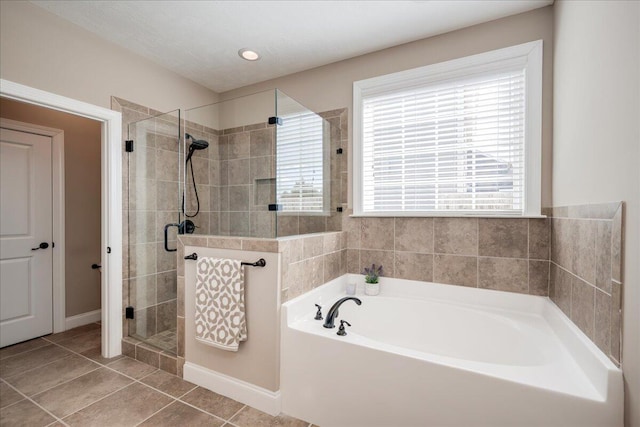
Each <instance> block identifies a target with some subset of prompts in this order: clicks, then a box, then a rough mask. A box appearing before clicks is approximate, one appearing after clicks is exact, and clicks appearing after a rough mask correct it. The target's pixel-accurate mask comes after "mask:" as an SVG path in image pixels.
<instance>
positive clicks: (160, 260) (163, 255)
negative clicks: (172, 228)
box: [153, 242, 176, 274]
mask: <svg viewBox="0 0 640 427" xmlns="http://www.w3.org/2000/svg"><path fill="white" fill-rule="evenodd" d="M156 245H157V246H156V254H157V255H156V268H155V271H153V273H155V274H158V273H161V272H166V271H173V270H175V269H176V254H175V252H167V251H166V250H165V249H164V242H162V243H160V242H158V243H156Z"/></svg>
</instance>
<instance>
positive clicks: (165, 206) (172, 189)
mask: <svg viewBox="0 0 640 427" xmlns="http://www.w3.org/2000/svg"><path fill="white" fill-rule="evenodd" d="M178 198H179V193H178V183H177V182H173V181H157V200H158V202H157V209H158V210H161V211H170V210H174V209H176V208H177V207H178V206H180V205H179V202H178Z"/></svg>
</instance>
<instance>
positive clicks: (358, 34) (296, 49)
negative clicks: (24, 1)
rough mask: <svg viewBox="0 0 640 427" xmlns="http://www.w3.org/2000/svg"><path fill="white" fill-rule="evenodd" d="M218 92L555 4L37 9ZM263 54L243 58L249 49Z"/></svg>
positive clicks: (447, 1) (469, 1)
mask: <svg viewBox="0 0 640 427" xmlns="http://www.w3.org/2000/svg"><path fill="white" fill-rule="evenodd" d="M33 3H34V4H36V5H38V6H40V7H42V8H44V9H46V10H48V11H50V12H52V13H55V14H56V15H58V16H60V17H62V18H64V19H67V20H69V21H71V22H73V23H75V24H77V25H79V26H81V27H83V28H85V29H86V30H88V31H91V32H93V33H95V34H97V35H98V36H100V37H102V38H104V39H107V40H109V41H111V42H113V43H116V44H118V45H120V46H122V47H124V48H126V49H129V50H131V51H133V52H135V53H137V54H139V55H142V56H144V57H146V58H148V59H150V60H152V61H154V62H156V63H158V64H160V65H162V66H164V67H166V68H168V69H170V70H173V71H174V72H176V73H178V74H180V75H182V76H185V77H187V78H189V79H191V80H193V81H195V82H197V83H200V84H202V85H203V86H206V87H208V88H210V89H212V90H214V91H216V92H224V91H227V90H231V89H235V88H238V87H242V86H246V85H249V84H252V83H257V82H260V81H264V80H269V79H272V78H275V77H280V76H284V75H287V74H291V73H295V72H298V71H303V70H307V69H310V68H314V67H318V66H321V65H325V64H329V63H332V62H336V61H340V60H343V59H347V58H352V57H355V56H359V55H362V54H365V53H369V52H374V51H377V50H380V49H384V48H388V47H391V46H396V45H399V44H403V43H407V42H410V41H414V40H419V39H423V38H426V37H430V36H434V35H436V34H442V33H445V32H448V31H452V30H456V29H459V28H463V27H467V26H470V25H475V24H479V23H482V22H487V21H491V20H494V19H498V18H502V17H505V16H509V15H514V14H517V13H522V12H526V11H528V10H532V9H535V8H539V7H544V6H547V5H549V4H552V3H553V0H490V1H488V0H482V1H481V0H443V1H440V0H424V1H346V0H344V1H311V0H305V1H76V0H71V1H51V0H46V1H33ZM245 47H248V48H251V49H254V50H256V51H258V52H259V53H260V54H261V55H262V59H260V60H259V61H257V62H247V61H244V60H242V59H240V57H239V56H238V54H237V52H238V50H239V49H241V48H245Z"/></svg>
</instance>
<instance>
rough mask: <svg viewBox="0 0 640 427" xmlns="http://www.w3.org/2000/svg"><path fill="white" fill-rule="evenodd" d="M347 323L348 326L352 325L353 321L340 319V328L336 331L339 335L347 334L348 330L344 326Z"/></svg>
mask: <svg viewBox="0 0 640 427" xmlns="http://www.w3.org/2000/svg"><path fill="white" fill-rule="evenodd" d="M345 323H346V324H347V326H351V323H349V322H347V321H346V320H341V321H340V327H339V328H338V332H336V333H337V334H338V335H340V336H341V337H343V336H345V335H347V331H346V330H345V328H344V325H345Z"/></svg>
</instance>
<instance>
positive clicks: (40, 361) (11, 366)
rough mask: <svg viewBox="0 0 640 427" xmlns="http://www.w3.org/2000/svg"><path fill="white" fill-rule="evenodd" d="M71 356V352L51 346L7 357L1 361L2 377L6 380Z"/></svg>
mask: <svg viewBox="0 0 640 427" xmlns="http://www.w3.org/2000/svg"><path fill="white" fill-rule="evenodd" d="M69 355H71V353H70V352H69V351H67V350H65V349H63V348H61V347H58V346H57V345H53V344H51V345H46V346H44V347H40V348H37V349H35V350H33V351H30V352H28V353H22V354H19V355H15V356H11V357H7V358H6V359H3V360H0V377H2V378H6V377H8V376H11V375H16V374H19V373H20V372H25V371H28V370H30V369H34V368H37V367H39V366H42V365H46V364H47V363H51V362H53V361H55V360H58V359H61V358H63V357H65V356H69Z"/></svg>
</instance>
